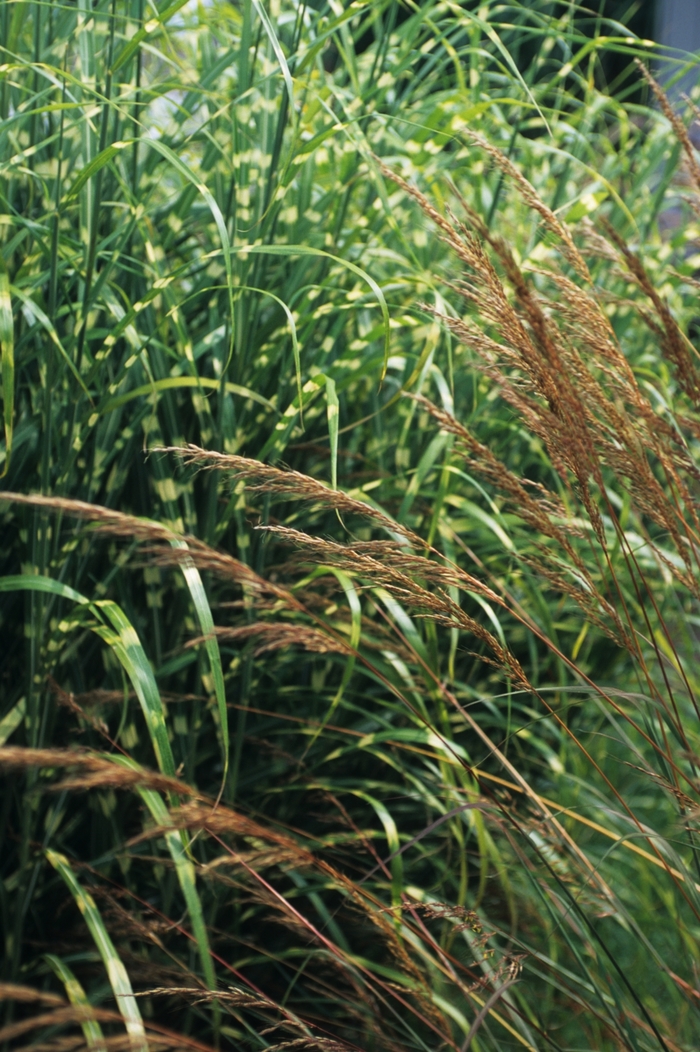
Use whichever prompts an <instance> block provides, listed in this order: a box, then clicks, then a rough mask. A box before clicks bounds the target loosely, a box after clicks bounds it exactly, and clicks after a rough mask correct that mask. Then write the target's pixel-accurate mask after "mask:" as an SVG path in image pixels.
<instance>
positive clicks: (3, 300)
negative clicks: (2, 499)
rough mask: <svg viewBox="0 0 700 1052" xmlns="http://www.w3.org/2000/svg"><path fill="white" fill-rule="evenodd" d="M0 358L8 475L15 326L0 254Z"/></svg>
mask: <svg viewBox="0 0 700 1052" xmlns="http://www.w3.org/2000/svg"><path fill="white" fill-rule="evenodd" d="M0 360H1V361H2V406H3V420H4V424H5V466H4V467H3V469H2V475H6V474H7V471H8V468H9V466H10V454H11V453H12V430H13V419H14V409H15V327H14V322H13V320H12V300H11V298H10V278H9V275H8V273H7V267H6V266H5V261H4V259H3V258H2V256H0ZM2 475H0V478H2Z"/></svg>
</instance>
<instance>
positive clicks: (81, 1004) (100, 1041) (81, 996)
mask: <svg viewBox="0 0 700 1052" xmlns="http://www.w3.org/2000/svg"><path fill="white" fill-rule="evenodd" d="M44 960H45V961H46V963H47V964H48V965H49V967H50V968H51V969H52V970H53V972H54V974H55V975H57V976H58V978H59V979H60V980H61V982H62V983H63V985H64V987H65V990H66V995H67V997H68V1000H69V1001H70V1003H71V1004H72V1005H75V1006H76V1008H83V1009H90V1008H92V1005H91V1004H90V1001H89V999H88V996H87V994H86V993H85V990H84V989H83V987H82V985H81V984H80V983H79V982H78V980H77V979H76V977H75V976H74V975H73V972H72V971H71V969H70V968H69V967H68V965H67V964H66V962H65V961H63V960H62V959H61V958H60V957H56V956H55V955H54V954H53V953H46V954H44ZM80 1026H81V1028H82V1031H83V1034H84V1036H85V1043H86V1044H87V1046H88V1048H91V1049H94V1050H95V1052H106V1050H107V1046H106V1044H105V1039H104V1034H103V1033H102V1027H101V1026H100V1024H99V1023H98V1021H97V1020H96V1019H89V1018H85V1019H83V1021H82V1023H81V1024H80Z"/></svg>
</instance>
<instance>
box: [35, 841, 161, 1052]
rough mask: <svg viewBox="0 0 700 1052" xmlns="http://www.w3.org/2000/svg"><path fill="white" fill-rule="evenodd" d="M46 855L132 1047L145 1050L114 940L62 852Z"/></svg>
mask: <svg viewBox="0 0 700 1052" xmlns="http://www.w3.org/2000/svg"><path fill="white" fill-rule="evenodd" d="M46 858H47V859H48V861H49V862H50V863H51V865H52V866H53V867H54V869H55V870H56V871H57V873H58V874H59V875H60V876H61V877H62V878H63V880H64V881H65V883H66V885H67V887H68V889H69V891H70V893H71V894H72V896H73V898H74V899H75V903H76V905H77V907H78V909H79V910H80V912H81V913H82V915H83V917H84V919H85V923H86V924H87V926H88V929H89V931H90V934H91V935H92V938H93V940H94V942H95V946H96V947H97V951H98V953H99V955H100V957H101V958H102V962H103V964H104V966H105V969H106V971H107V976H108V978H109V984H110V986H111V987H112V992H113V994H114V999H115V1001H116V1002H117V1006H118V1008H119V1011H120V1013H121V1015H122V1018H123V1019H124V1023H125V1025H126V1030H127V1033H128V1034H129V1037H130V1038H131V1043H132V1045H133V1047H134V1049H136V1050H138V1052H148V1045H147V1042H146V1031H145V1030H144V1027H143V1020H142V1018H141V1013H140V1011H139V1007H138V1005H137V1003H136V998H135V997H134V991H133V989H132V987H131V983H130V981H129V976H128V975H127V971H126V968H125V967H124V965H123V964H122V961H121V958H120V957H119V954H118V953H117V951H116V949H115V948H114V943H113V942H112V940H111V939H110V937H109V934H108V932H107V929H106V928H105V926H104V921H103V920H102V917H101V916H100V911H99V910H98V908H97V906H96V905H95V902H94V899H93V898H92V895H90V894H89V892H87V891H86V890H85V888H83V887H82V885H81V884H80V883H79V882H78V880H77V878H76V876H75V874H74V873H73V870H72V869H71V867H70V863H69V861H68V859H67V858H66V857H65V855H61V854H59V853H58V852H57V851H51V850H48V851H47V852H46Z"/></svg>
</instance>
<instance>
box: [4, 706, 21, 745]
mask: <svg viewBox="0 0 700 1052" xmlns="http://www.w3.org/2000/svg"><path fill="white" fill-rule="evenodd" d="M26 711H27V699H26V698H20V699H19V701H18V702H17V704H16V705H13V706H12V708H11V709H10V711H9V712H8V713H6V714H5V715H4V716H3V718H2V719H1V720H0V745H4V744H5V742H6V741H7V739H8V738H9V737H11V735H13V734H14V733H15V731H16V730H17V728H18V727H19V725H20V723H21V722H22V720H23V719H24V715H25V713H26Z"/></svg>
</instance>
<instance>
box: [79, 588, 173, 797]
mask: <svg viewBox="0 0 700 1052" xmlns="http://www.w3.org/2000/svg"><path fill="white" fill-rule="evenodd" d="M90 605H91V607H92V608H93V609H95V610H96V611H97V612H98V614H101V613H104V614H105V615H106V617H107V618H108V619H109V621H110V622H111V624H112V628H111V629H110V628H108V627H107V626H104V625H95V626H94V627H93V632H95V633H96V634H97V635H98V636H100V638H101V639H103V640H104V641H105V642H106V643H108V644H109V646H111V648H112V650H113V651H114V653H115V654H116V655H117V657H118V658H119V660H120V662H121V664H122V665H123V667H124V669H125V671H126V674H127V675H128V677H129V679H130V680H131V683H132V686H133V688H134V690H135V691H136V696H137V697H138V699H139V702H140V704H141V709H142V711H143V715H144V718H145V720H146V726H147V727H148V732H149V734H150V736H151V742H152V744H153V750H154V752H155V754H156V761H157V763H158V767H159V768H160V770H161V771H162V772H163V774H167V775H168V776H169V777H171V778H174V777H175V761H174V759H173V753H172V749H171V748H170V741H169V739H168V729H167V727H166V725H165V713H164V710H163V703H162V701H161V698H160V693H159V691H158V686H157V684H156V680H155V676H154V675H153V669H152V668H151V665H150V662H149V660H148V658H147V657H146V653H145V651H144V649H143V646H142V645H141V640H140V639H139V637H138V635H137V633H136V630H135V629H134V627H133V625H132V624H131V621H129V619H128V617H127V616H126V614H125V613H124V611H123V610H122V609H121V607H120V606H118V605H117V603H114V602H112V600H110V599H99V600H97V602H95V603H91V604H90Z"/></svg>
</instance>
